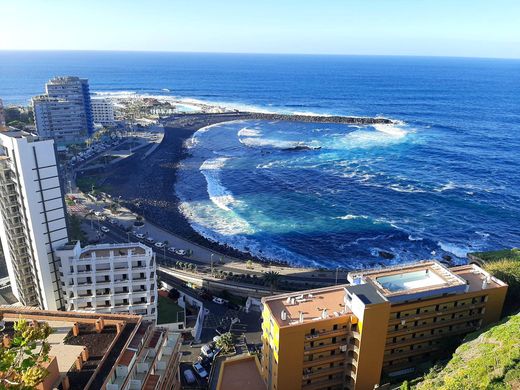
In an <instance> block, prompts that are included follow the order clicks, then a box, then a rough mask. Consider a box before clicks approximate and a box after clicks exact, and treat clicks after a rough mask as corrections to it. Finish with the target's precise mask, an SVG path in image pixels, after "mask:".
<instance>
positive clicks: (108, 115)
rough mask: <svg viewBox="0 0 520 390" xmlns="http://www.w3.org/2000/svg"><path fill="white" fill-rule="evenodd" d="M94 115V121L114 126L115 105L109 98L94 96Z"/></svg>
mask: <svg viewBox="0 0 520 390" xmlns="http://www.w3.org/2000/svg"><path fill="white" fill-rule="evenodd" d="M91 102H92V116H93V118H94V123H96V124H100V125H102V126H113V125H114V124H115V117H114V105H113V104H112V102H111V101H110V100H109V99H105V98H99V97H97V98H92V100H91Z"/></svg>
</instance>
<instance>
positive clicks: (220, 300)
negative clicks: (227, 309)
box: [213, 297, 228, 305]
mask: <svg viewBox="0 0 520 390" xmlns="http://www.w3.org/2000/svg"><path fill="white" fill-rule="evenodd" d="M213 302H214V303H216V304H218V305H223V304H224V303H227V302H228V301H226V300H225V299H222V298H219V297H213Z"/></svg>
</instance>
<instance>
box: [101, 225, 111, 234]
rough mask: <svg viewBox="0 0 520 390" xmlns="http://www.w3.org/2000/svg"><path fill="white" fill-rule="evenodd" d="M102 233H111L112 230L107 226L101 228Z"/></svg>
mask: <svg viewBox="0 0 520 390" xmlns="http://www.w3.org/2000/svg"><path fill="white" fill-rule="evenodd" d="M101 231H102V232H103V233H108V232H109V231H110V229H109V228H107V227H106V226H101Z"/></svg>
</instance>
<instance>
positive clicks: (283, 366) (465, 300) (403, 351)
mask: <svg viewBox="0 0 520 390" xmlns="http://www.w3.org/2000/svg"><path fill="white" fill-rule="evenodd" d="M348 280H349V282H350V284H348V285H341V286H333V287H327V288H321V289H316V290H309V291H305V292H300V293H292V294H284V295H278V296H273V297H267V298H263V300H262V301H263V304H264V309H263V313H262V316H263V324H262V330H263V336H262V338H263V359H262V375H263V377H264V380H265V382H266V385H267V388H268V389H269V390H272V389H276V390H288V389H312V390H317V389H355V390H369V389H370V390H371V389H374V388H375V387H376V386H378V385H379V384H380V383H386V382H387V381H388V380H389V379H391V378H393V377H399V376H402V375H406V374H410V373H413V372H414V370H415V369H416V367H417V366H418V365H420V364H423V363H427V362H429V361H431V360H433V359H435V358H436V357H439V356H441V355H442V353H443V352H444V351H445V350H446V349H447V348H449V347H450V346H451V345H453V343H457V342H459V341H460V338H461V337H462V336H464V335H465V334H467V333H468V332H471V331H474V330H476V329H478V328H480V327H481V326H485V325H487V324H490V323H492V322H495V321H497V320H498V319H499V318H500V314H501V312H502V306H503V303H504V299H505V294H506V292H507V285H506V284H505V283H503V282H501V281H500V280H498V279H496V278H494V277H492V276H491V275H489V274H488V273H487V272H486V271H484V270H482V269H481V268H479V267H478V266H476V265H466V266H460V267H454V268H446V267H445V266H443V265H442V264H440V263H438V262H437V261H421V262H417V263H413V264H408V265H403V266H400V267H389V268H384V269H374V270H367V271H362V272H353V273H349V275H348Z"/></svg>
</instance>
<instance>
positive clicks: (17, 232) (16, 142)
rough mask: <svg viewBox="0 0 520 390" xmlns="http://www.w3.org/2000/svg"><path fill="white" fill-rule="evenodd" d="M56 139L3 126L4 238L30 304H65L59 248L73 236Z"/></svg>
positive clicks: (0, 210) (19, 290)
mask: <svg viewBox="0 0 520 390" xmlns="http://www.w3.org/2000/svg"><path fill="white" fill-rule="evenodd" d="M64 210H65V208H64V203H63V194H62V191H61V186H60V180H59V177H58V168H57V166H56V158H55V153H54V142H53V141H52V140H45V141H42V140H38V138H36V137H34V136H32V135H31V134H28V133H24V132H22V131H9V132H0V240H1V242H2V248H3V251H4V256H5V260H6V265H7V270H8V273H9V279H10V281H11V287H12V290H13V294H14V295H15V297H16V298H17V299H18V300H19V301H20V302H21V303H22V304H23V305H26V306H39V307H41V308H43V309H50V310H57V309H63V308H64V307H65V301H64V299H63V296H62V293H61V288H60V287H61V286H60V284H61V283H60V275H59V269H58V268H59V262H58V259H57V258H56V255H55V249H56V248H57V247H59V246H62V245H63V244H65V243H66V242H68V235H67V224H66V218H65V211H64Z"/></svg>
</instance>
